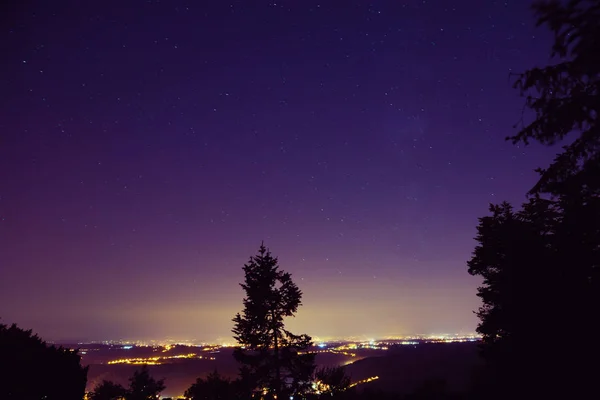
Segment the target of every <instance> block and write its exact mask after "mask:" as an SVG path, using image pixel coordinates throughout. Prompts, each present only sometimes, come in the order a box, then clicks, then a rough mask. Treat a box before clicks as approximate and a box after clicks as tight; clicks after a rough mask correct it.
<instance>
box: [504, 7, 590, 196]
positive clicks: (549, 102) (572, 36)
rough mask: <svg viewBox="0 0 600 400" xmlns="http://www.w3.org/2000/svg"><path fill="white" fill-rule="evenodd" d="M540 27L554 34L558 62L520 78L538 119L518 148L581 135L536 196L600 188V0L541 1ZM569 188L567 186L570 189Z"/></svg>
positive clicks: (544, 172)
mask: <svg viewBox="0 0 600 400" xmlns="http://www.w3.org/2000/svg"><path fill="white" fill-rule="evenodd" d="M533 9H534V11H535V13H536V15H537V18H538V20H537V24H538V26H539V25H546V26H547V27H548V28H549V29H550V30H551V31H552V33H553V35H554V45H553V46H552V57H553V58H558V59H559V62H558V63H556V64H553V65H549V66H546V67H543V68H532V69H530V70H528V71H526V72H525V73H523V74H520V75H519V77H518V80H517V81H516V83H515V87H516V88H518V89H519V90H520V91H521V94H522V95H524V96H525V97H526V102H525V105H526V107H527V108H529V109H530V110H532V111H533V112H534V114H535V119H534V120H533V122H531V123H529V124H527V125H525V124H520V125H521V130H520V131H519V132H518V133H517V135H515V136H512V137H509V138H508V139H510V140H512V141H513V143H518V142H523V143H525V144H527V143H528V142H529V141H530V140H536V141H538V142H540V143H543V144H548V145H551V144H554V143H556V142H557V141H560V140H562V139H563V138H565V136H567V135H568V134H570V133H572V132H575V133H578V134H579V136H578V137H577V138H576V139H575V140H573V141H572V143H570V144H568V145H566V146H564V147H563V150H564V151H563V152H562V153H560V154H558V155H557V156H556V158H555V159H554V162H553V163H552V164H551V165H550V167H549V168H547V169H539V170H538V171H539V172H540V173H541V179H540V180H539V182H538V183H537V184H536V185H535V186H534V188H533V189H532V191H531V193H539V192H547V193H553V194H555V193H564V192H565V190H569V187H570V186H572V185H577V186H579V188H578V189H580V190H581V189H583V190H592V191H596V193H598V190H599V189H600V180H599V179H597V177H598V176H600V127H599V126H598V116H599V115H600V41H599V40H598V38H599V37H600V2H598V1H597V0H568V1H558V0H553V1H536V2H535V3H534V5H533ZM565 186H566V187H565Z"/></svg>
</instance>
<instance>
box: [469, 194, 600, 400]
mask: <svg viewBox="0 0 600 400" xmlns="http://www.w3.org/2000/svg"><path fill="white" fill-rule="evenodd" d="M491 212H492V215H491V216H487V217H484V218H481V219H480V224H479V226H478V228H477V232H478V235H477V238H476V239H477V241H478V243H479V244H478V246H477V247H476V248H475V251H474V254H473V258H472V259H471V260H470V261H469V262H468V266H469V273H471V274H472V275H479V276H481V277H482V278H483V284H482V286H481V287H480V288H479V289H478V296H479V297H480V298H481V299H482V301H483V306H482V307H481V308H480V309H479V311H478V313H477V314H478V316H479V318H480V320H481V322H480V324H479V326H478V329H477V330H478V332H479V333H481V334H482V336H483V346H482V354H483V356H484V358H485V360H486V361H487V366H488V368H489V371H488V372H489V374H488V375H487V378H489V379H491V380H492V382H489V384H491V385H495V387H496V389H495V392H496V394H497V395H498V396H501V395H509V396H510V395H511V394H514V393H515V392H516V391H520V392H523V391H529V393H527V395H531V396H535V397H543V396H542V393H543V391H544V390H549V392H548V393H547V395H550V396H552V395H557V393H562V395H563V396H567V397H570V396H572V395H573V394H574V393H576V392H577V391H578V390H581V392H582V393H585V391H586V390H587V389H589V387H588V388H587V389H585V388H586V385H587V384H589V383H591V382H593V378H592V376H590V371H589V369H588V368H587V365H589V362H592V360H594V359H595V357H596V356H597V355H598V344H597V343H596V342H594V341H590V342H588V343H585V345H582V346H579V347H577V348H576V349H574V348H573V347H572V346H569V347H565V346H557V345H556V342H555V341H556V339H557V338H567V337H570V336H571V335H572V334H573V330H574V329H575V330H577V332H580V333H581V334H590V333H591V332H593V328H594V325H595V320H594V319H593V318H590V316H591V315H597V311H598V305H599V304H600V302H599V301H598V300H599V293H600V290H599V289H600V288H599V287H598V267H597V266H598V265H600V248H599V243H600V198H588V199H587V200H586V201H585V202H581V201H579V200H577V199H573V198H571V197H570V196H566V195H562V196H560V197H558V198H557V199H542V198H540V197H538V196H536V197H533V198H531V199H530V200H529V202H528V203H526V204H524V205H523V208H522V210H520V211H518V212H515V211H514V210H513V209H512V207H511V206H510V204H508V203H503V204H501V205H497V206H491ZM550 333H551V334H550ZM584 378H585V379H584ZM548 382H552V383H553V384H552V386H549V385H548ZM574 382H577V384H576V385H575V384H574Z"/></svg>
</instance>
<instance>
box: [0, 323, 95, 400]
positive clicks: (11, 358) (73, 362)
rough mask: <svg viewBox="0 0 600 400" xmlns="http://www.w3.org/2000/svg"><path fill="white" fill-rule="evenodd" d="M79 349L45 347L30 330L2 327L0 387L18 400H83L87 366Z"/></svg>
mask: <svg viewBox="0 0 600 400" xmlns="http://www.w3.org/2000/svg"><path fill="white" fill-rule="evenodd" d="M80 361H81V357H80V356H79V354H78V352H77V351H76V350H70V349H65V348H63V347H55V346H51V345H48V344H46V342H44V341H43V340H42V339H40V338H39V337H38V336H37V335H33V334H32V331H31V330H23V329H21V328H19V327H17V325H15V324H13V325H11V326H7V325H3V324H0V371H2V372H0V388H2V393H3V397H4V398H7V399H19V400H30V399H31V400H34V399H35V400H39V399H47V400H55V399H56V400H59V399H60V400H81V399H82V398H83V396H84V394H85V385H86V382H87V370H88V369H87V367H82V366H81V363H80Z"/></svg>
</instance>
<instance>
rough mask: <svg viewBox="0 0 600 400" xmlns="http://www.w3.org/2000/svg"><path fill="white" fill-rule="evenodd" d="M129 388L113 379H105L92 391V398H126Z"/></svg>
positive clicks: (99, 399)
mask: <svg viewBox="0 0 600 400" xmlns="http://www.w3.org/2000/svg"><path fill="white" fill-rule="evenodd" d="M126 393H127V390H126V389H125V388H124V387H123V386H121V385H119V384H118V383H114V382H112V381H107V380H104V381H102V382H101V383H99V384H98V385H97V386H96V387H95V388H94V390H93V391H92V393H90V399H91V400H120V399H124V398H125V394H126Z"/></svg>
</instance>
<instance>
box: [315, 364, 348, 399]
mask: <svg viewBox="0 0 600 400" xmlns="http://www.w3.org/2000/svg"><path fill="white" fill-rule="evenodd" d="M314 381H315V382H316V384H317V389H319V391H320V392H322V396H321V397H324V398H326V397H327V396H329V397H331V396H335V395H339V394H341V393H342V392H344V391H346V390H348V388H349V387H350V377H349V376H348V375H346V369H345V368H344V367H341V366H340V367H322V368H319V369H317V370H316V371H315V378H314Z"/></svg>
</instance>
